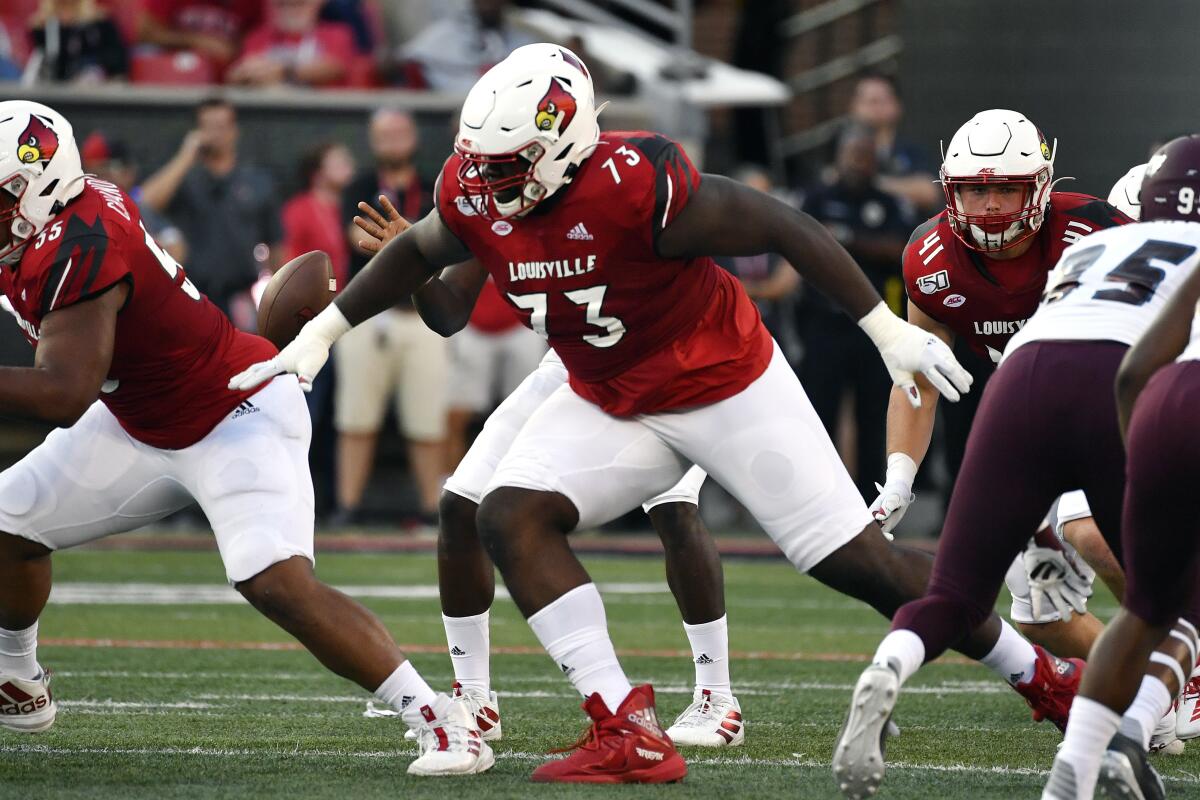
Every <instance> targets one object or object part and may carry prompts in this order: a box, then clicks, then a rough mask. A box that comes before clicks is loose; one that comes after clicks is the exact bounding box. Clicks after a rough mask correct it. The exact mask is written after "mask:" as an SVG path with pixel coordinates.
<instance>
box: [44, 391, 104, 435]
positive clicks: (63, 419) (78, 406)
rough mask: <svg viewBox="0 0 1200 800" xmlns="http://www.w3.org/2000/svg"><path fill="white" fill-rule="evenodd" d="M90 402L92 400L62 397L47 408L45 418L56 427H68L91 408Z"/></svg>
mask: <svg viewBox="0 0 1200 800" xmlns="http://www.w3.org/2000/svg"><path fill="white" fill-rule="evenodd" d="M92 402H94V401H92V400H89V401H83V400H79V399H75V398H64V399H62V400H60V401H59V402H58V403H56V404H55V405H53V406H52V407H51V408H50V409H49V412H48V413H47V414H46V415H45V419H46V421H47V422H50V423H52V424H53V425H55V426H56V427H59V428H70V427H72V426H74V425H75V423H76V422H79V419H80V417H82V416H83V415H84V414H85V413H86V412H87V410H88V409H89V408H91V405H92Z"/></svg>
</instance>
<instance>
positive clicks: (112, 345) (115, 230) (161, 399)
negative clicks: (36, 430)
mask: <svg viewBox="0 0 1200 800" xmlns="http://www.w3.org/2000/svg"><path fill="white" fill-rule="evenodd" d="M0 290H2V291H3V294H4V296H5V297H6V298H7V299H8V302H9V304H10V306H11V308H12V311H13V313H14V316H15V317H16V318H17V322H18V324H19V325H20V327H21V329H22V331H23V332H24V334H25V337H26V338H27V339H28V340H29V343H30V344H31V345H33V347H34V348H35V355H34V365H33V367H30V368H14V367H0V413H3V414H5V415H11V416H18V417H27V418H32V419H39V420H44V421H47V422H51V423H54V424H56V425H58V426H59V428H58V429H57V430H55V431H53V432H52V433H51V434H50V435H49V436H48V437H47V438H46V440H45V442H43V443H42V444H41V445H39V446H38V447H37V448H35V449H34V450H33V451H32V452H31V453H29V454H28V455H27V456H26V457H25V458H24V459H22V460H21V461H20V462H19V463H17V464H16V465H15V466H13V467H11V468H9V469H7V470H5V471H4V472H3V473H0V727H3V728H6V729H8V730H13V731H19V732H27V733H34V732H38V731H43V730H46V729H47V728H49V727H50V726H51V725H52V724H53V723H54V718H55V714H56V708H55V704H54V701H53V698H52V696H51V694H50V689H49V674H48V673H47V672H46V671H45V670H43V669H42V668H41V667H40V666H39V664H38V661H37V632H38V617H39V616H40V615H41V612H42V609H43V608H44V606H45V604H46V600H47V597H48V595H49V593H50V583H51V578H50V556H51V553H52V552H53V551H55V550H57V549H59V548H63V547H71V546H74V545H77V544H81V543H83V542H88V541H92V540H95V539H99V538H101V537H104V536H108V535H110V534H114V533H120V532H122V531H128V530H132V529H134V528H139V527H141V526H143V525H146V524H149V523H152V522H154V521H156V520H159V519H162V518H163V517H165V516H167V515H168V514H170V513H172V512H174V511H177V510H179V509H180V508H183V507H184V506H186V505H188V504H189V503H191V502H192V501H193V500H195V501H196V502H198V503H199V504H200V507H201V509H203V511H204V513H205V515H206V516H207V517H208V520H209V523H210V524H211V525H212V528H213V532H214V534H215V536H216V539H217V545H218V548H219V550H220V553H221V559H222V561H223V562H224V563H225V571H226V575H227V576H228V578H229V581H230V583H232V584H233V586H234V587H235V588H236V589H237V590H238V591H239V592H240V593H241V594H242V595H243V596H244V597H245V598H246V599H247V600H248V601H249V602H250V603H251V604H252V605H253V606H254V607H255V608H257V609H258V610H259V611H260V612H261V613H262V614H263V615H264V616H266V617H267V618H269V619H270V620H271V621H273V622H275V623H276V624H278V625H279V626H280V627H282V628H283V629H284V630H286V631H288V632H289V633H290V634H292V635H293V636H295V637H296V638H297V639H299V640H300V642H301V643H303V644H304V645H305V646H306V647H307V648H308V649H309V651H310V652H312V654H313V655H314V656H316V657H317V659H318V660H320V661H321V662H322V663H323V664H325V666H326V667H328V668H329V669H330V670H332V671H334V672H336V673H337V674H339V675H341V676H343V677H345V678H348V679H350V680H352V681H354V682H355V683H358V684H359V685H360V686H362V687H363V688H365V689H367V690H369V691H373V692H375V694H376V696H377V697H379V698H380V699H382V700H384V701H385V702H388V703H389V704H391V705H393V706H394V707H395V708H396V709H397V710H398V711H400V713H401V715H402V716H404V718H405V720H406V721H407V722H408V723H409V724H410V725H411V726H412V727H414V728H416V729H417V733H418V739H419V741H420V752H421V755H420V757H419V758H418V759H417V760H416V761H414V762H413V763H412V764H411V765H410V767H409V771H410V772H411V773H414V774H425V775H442V774H453V773H474V772H481V771H483V770H485V769H487V768H488V767H490V766H491V764H492V763H493V757H492V754H491V751H490V749H489V748H488V746H487V745H486V744H485V743H483V742H482V741H481V740H480V736H479V732H478V730H477V729H476V726H475V724H474V722H473V721H472V718H471V716H470V714H469V713H468V711H467V709H466V707H465V705H464V704H463V703H461V702H457V701H453V700H451V699H450V698H448V697H446V696H445V695H437V694H435V693H434V692H433V691H431V690H430V689H429V687H428V685H426V684H425V682H424V681H423V680H422V679H421V677H420V676H419V675H418V674H417V672H416V670H415V669H414V668H413V667H412V665H411V664H410V663H409V662H408V661H406V660H405V656H404V654H403V653H402V652H401V651H400V649H399V648H398V647H397V645H396V644H395V642H394V641H393V640H392V637H391V635H390V634H389V633H388V631H387V629H386V628H385V627H384V626H383V625H382V623H380V621H379V620H378V619H377V618H375V617H374V615H372V614H371V613H370V612H369V611H367V610H366V609H365V608H363V607H362V606H360V605H359V604H358V603H356V602H354V601H353V600H351V599H350V598H349V597H347V596H345V595H344V594H342V593H340V592H338V591H336V590H334V589H332V588H330V587H329V586H326V585H325V584H323V583H321V582H320V581H318V580H317V579H316V577H315V576H314V575H313V567H312V562H313V495H312V481H311V479H310V477H309V474H308V443H309V438H310V427H309V417H308V411H307V408H306V406H305V403H304V398H303V395H302V394H301V392H300V389H299V386H298V384H297V382H296V381H295V379H293V378H291V377H290V376H289V377H285V378H283V379H282V380H274V381H271V382H270V383H269V384H267V385H266V386H263V387H261V388H257V389H254V390H246V391H240V392H229V391H228V390H226V389H225V388H224V387H223V386H222V385H220V384H224V383H226V382H227V381H228V375H229V373H230V371H236V370H238V369H242V368H244V367H246V366H248V365H249V364H251V363H253V362H255V361H257V360H260V359H263V358H269V357H270V356H271V355H272V354H274V352H275V348H274V347H273V346H272V345H271V344H270V343H269V342H267V341H266V340H265V339H260V338H259V337H257V336H251V335H249V334H246V333H242V332H240V331H237V330H236V329H234V327H233V326H232V324H230V322H229V320H228V319H226V318H225V316H224V315H223V314H222V313H221V312H220V311H219V310H218V309H217V307H216V306H214V305H213V304H212V303H210V302H209V301H208V299H207V298H206V297H204V296H203V295H202V294H200V293H199V292H198V291H197V290H196V288H195V287H194V286H193V285H192V283H191V281H189V280H188V278H187V276H186V274H185V273H184V271H183V269H182V268H181V267H180V266H179V265H178V264H177V263H175V261H174V260H173V259H171V258H170V256H168V255H166V254H165V253H164V252H163V251H162V250H161V248H159V246H158V245H157V244H156V243H155V241H154V239H153V238H151V236H150V234H148V233H147V232H146V230H145V228H144V227H143V225H142V223H141V216H140V214H139V212H138V209H137V206H135V205H134V204H133V201H132V200H131V199H130V198H129V196H128V195H126V194H125V193H124V192H123V191H121V190H120V189H119V188H117V187H116V186H114V185H113V184H111V183H108V182H106V181H102V180H99V179H97V178H95V177H93V176H88V175H85V174H84V173H83V170H82V168H81V166H80V161H79V151H78V149H77V147H76V144H75V140H74V137H73V135H72V130H71V126H70V124H69V123H68V122H67V120H66V119H64V118H63V117H62V116H61V115H59V114H58V113H56V112H55V111H53V110H52V109H50V108H47V107H46V106H43V105H40V104H37V103H30V102H25V101H6V102H0Z"/></svg>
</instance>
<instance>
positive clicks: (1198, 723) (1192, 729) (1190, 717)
mask: <svg viewBox="0 0 1200 800" xmlns="http://www.w3.org/2000/svg"><path fill="white" fill-rule="evenodd" d="M1175 735H1176V736H1178V737H1179V738H1180V739H1195V738H1196V737H1197V736H1200V666H1198V667H1196V669H1195V670H1194V671H1193V672H1192V677H1191V679H1190V680H1188V682H1187V685H1186V686H1184V687H1183V693H1182V694H1181V695H1180V697H1179V717H1178V720H1177V722H1176V723H1175Z"/></svg>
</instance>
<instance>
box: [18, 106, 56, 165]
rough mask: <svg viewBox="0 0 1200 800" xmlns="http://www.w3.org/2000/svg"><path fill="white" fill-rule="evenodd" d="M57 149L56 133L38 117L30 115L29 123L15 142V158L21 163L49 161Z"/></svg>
mask: <svg viewBox="0 0 1200 800" xmlns="http://www.w3.org/2000/svg"><path fill="white" fill-rule="evenodd" d="M57 151H58V134H56V133H55V132H54V131H53V129H51V128H50V126H49V125H47V124H46V123H45V122H44V121H43V120H42V119H41V118H40V117H37V116H34V115H30V117H29V124H28V125H27V126H25V130H24V131H22V132H21V136H20V139H19V140H18V143H17V160H18V161H20V162H21V163H22V164H36V163H38V162H39V161H40V162H43V163H44V162H46V161H49V160H50V159H51V158H53V157H54V154H55V153H56V152H57Z"/></svg>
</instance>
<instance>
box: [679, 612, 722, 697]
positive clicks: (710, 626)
mask: <svg viewBox="0 0 1200 800" xmlns="http://www.w3.org/2000/svg"><path fill="white" fill-rule="evenodd" d="M726 620H727V617H726V616H722V617H721V618H720V619H714V620H713V621H712V622H702V623H700V624H699V625H689V624H687V623H686V622H685V623H683V630H684V632H685V633H686V634H687V638H688V642H689V643H690V644H691V645H692V661H693V662H694V663H695V664H696V688H697V689H708V690H709V691H710V692H712V693H713V694H723V695H725V696H726V697H732V696H733V689H732V688H730V686H729V624H728V622H727V621H726Z"/></svg>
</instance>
